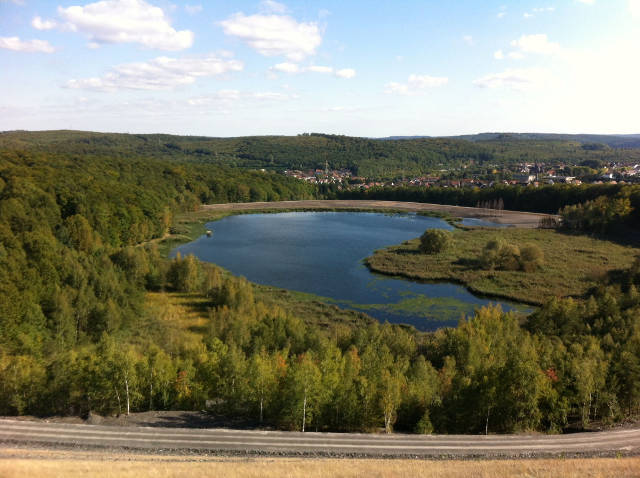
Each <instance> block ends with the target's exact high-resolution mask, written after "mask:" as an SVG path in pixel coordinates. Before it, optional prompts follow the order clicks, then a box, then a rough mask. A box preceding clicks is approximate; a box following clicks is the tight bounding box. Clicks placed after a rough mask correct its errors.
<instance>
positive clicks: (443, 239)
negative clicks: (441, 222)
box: [419, 229, 453, 254]
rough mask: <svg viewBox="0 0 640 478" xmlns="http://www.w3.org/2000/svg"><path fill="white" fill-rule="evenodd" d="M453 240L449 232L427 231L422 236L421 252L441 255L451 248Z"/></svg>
mask: <svg viewBox="0 0 640 478" xmlns="http://www.w3.org/2000/svg"><path fill="white" fill-rule="evenodd" d="M452 240H453V239H452V236H451V233H450V232H449V231H444V230H442V229H427V230H426V231H424V233H423V234H422V236H420V246H419V248H420V252H422V253H423V254H440V253H442V252H444V251H446V250H447V249H448V248H449V247H450V246H451V243H452Z"/></svg>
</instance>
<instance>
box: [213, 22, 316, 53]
mask: <svg viewBox="0 0 640 478" xmlns="http://www.w3.org/2000/svg"><path fill="white" fill-rule="evenodd" d="M220 25H222V28H223V30H224V33H225V34H227V35H230V36H234V37H237V38H239V39H241V40H243V41H245V42H246V43H247V44H248V45H249V46H250V47H251V48H253V49H254V50H256V51H258V53H260V54H261V55H264V56H284V57H286V58H287V59H289V60H291V61H301V60H303V59H304V58H306V57H308V56H311V55H314V54H315V52H316V49H317V48H318V47H319V46H320V43H322V36H321V34H320V29H319V27H318V25H317V24H316V23H313V22H311V23H303V22H297V21H296V20H295V19H293V18H291V17H289V16H287V15H249V16H247V15H245V14H243V13H236V14H235V15H232V16H231V17H229V18H228V19H227V20H224V21H222V22H220Z"/></svg>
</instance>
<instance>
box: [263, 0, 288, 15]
mask: <svg viewBox="0 0 640 478" xmlns="http://www.w3.org/2000/svg"><path fill="white" fill-rule="evenodd" d="M260 6H261V7H262V10H264V11H266V12H270V13H287V11H288V8H287V6H286V5H284V4H283V3H280V2H275V1H273V0H262V2H260Z"/></svg>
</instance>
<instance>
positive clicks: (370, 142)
mask: <svg viewBox="0 0 640 478" xmlns="http://www.w3.org/2000/svg"><path fill="white" fill-rule="evenodd" d="M473 139H474V141H469V140H467V139H465V138H464V137H461V138H410V139H389V140H381V139H370V138H357V137H350V136H340V135H327V134H302V135H298V136H249V137H240V138H209V137H202V136H173V135H162V134H150V135H132V134H114V133H92V132H83V131H42V132H24V131H15V132H5V133H0V149H20V150H26V151H45V152H57V153H62V154H77V155H83V156H86V157H92V156H95V157H99V156H109V157H115V158H126V157H131V156H134V157H145V158H156V159H165V158H171V159H172V160H174V161H180V162H190V163H209V164H218V165H227V166H231V167H241V168H253V169H260V168H266V169H269V170H279V171H282V170H283V169H315V168H321V169H324V167H325V162H328V164H329V167H330V168H331V169H343V168H344V169H350V170H351V171H352V172H353V173H354V174H355V175H357V176H364V177H369V178H385V179H393V178H400V177H410V176H417V175H423V174H429V173H434V174H438V175H440V174H441V171H442V170H449V171H451V170H461V168H462V166H464V167H465V169H464V171H466V172H467V173H468V174H479V175H482V176H492V175H493V174H494V173H493V170H494V168H497V169H498V170H500V169H501V168H503V167H505V166H509V165H514V164H517V163H521V162H531V163H534V162H535V163H540V162H543V163H544V162H546V163H550V164H556V163H557V164H565V165H566V166H567V167H569V168H570V169H571V167H583V166H589V167H590V168H595V169H598V168H599V167H601V166H603V165H605V164H608V163H610V162H620V161H625V162H633V161H635V162H637V161H640V148H630V149H622V148H611V147H609V146H607V145H605V144H582V143H581V142H580V141H578V140H576V139H574V138H571V137H537V136H532V137H526V138H524V139H523V137H520V136H514V135H508V134H502V135H488V136H487V137H486V138H473ZM578 139H579V138H578ZM461 171H462V170H461ZM587 171H591V170H590V169H589V168H587V167H584V168H583V169H582V170H580V171H573V172H575V173H577V172H581V173H585V172H587ZM593 172H595V171H593ZM461 174H462V173H461Z"/></svg>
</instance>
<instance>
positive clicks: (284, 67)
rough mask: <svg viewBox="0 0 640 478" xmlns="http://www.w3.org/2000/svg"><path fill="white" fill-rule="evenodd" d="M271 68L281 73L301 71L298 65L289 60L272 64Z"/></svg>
mask: <svg viewBox="0 0 640 478" xmlns="http://www.w3.org/2000/svg"><path fill="white" fill-rule="evenodd" d="M271 70H273V71H279V72H281V73H300V71H301V70H300V65H298V64H296V63H289V62H284V63H278V64H277V65H275V66H272V67H271Z"/></svg>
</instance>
